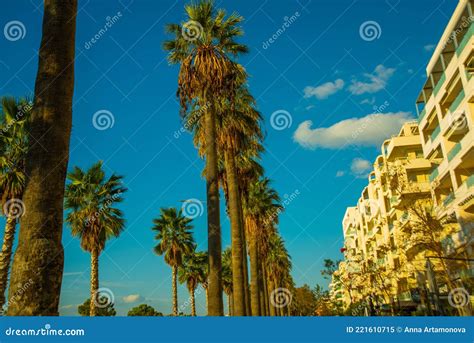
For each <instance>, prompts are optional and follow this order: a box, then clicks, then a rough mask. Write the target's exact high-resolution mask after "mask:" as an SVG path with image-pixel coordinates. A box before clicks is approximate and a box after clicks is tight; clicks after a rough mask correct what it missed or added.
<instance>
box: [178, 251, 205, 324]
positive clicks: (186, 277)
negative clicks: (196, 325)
mask: <svg viewBox="0 0 474 343" xmlns="http://www.w3.org/2000/svg"><path fill="white" fill-rule="evenodd" d="M202 278H203V268H202V253H199V252H196V251H193V252H191V253H190V254H188V255H186V256H185V257H184V262H183V265H182V266H181V267H180V268H179V270H178V279H179V282H180V283H186V287H187V288H188V291H189V296H190V299H191V315H192V316H194V317H195V316H196V298H195V291H196V288H197V287H198V285H199V283H200V280H202Z"/></svg>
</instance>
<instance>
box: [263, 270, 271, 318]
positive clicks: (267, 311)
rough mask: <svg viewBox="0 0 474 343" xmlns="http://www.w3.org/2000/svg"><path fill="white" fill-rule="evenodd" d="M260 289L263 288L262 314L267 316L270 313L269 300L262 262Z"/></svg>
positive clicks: (265, 271)
mask: <svg viewBox="0 0 474 343" xmlns="http://www.w3.org/2000/svg"><path fill="white" fill-rule="evenodd" d="M262 281H263V284H262V289H263V303H264V306H263V308H264V309H265V311H264V315H265V316H268V315H269V314H270V312H269V311H270V309H269V302H268V282H267V268H266V266H265V264H263V263H262Z"/></svg>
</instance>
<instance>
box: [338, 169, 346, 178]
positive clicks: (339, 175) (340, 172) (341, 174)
mask: <svg viewBox="0 0 474 343" xmlns="http://www.w3.org/2000/svg"><path fill="white" fill-rule="evenodd" d="M344 175H346V172H345V171H344V170H338V171H337V173H336V177H342V176H344Z"/></svg>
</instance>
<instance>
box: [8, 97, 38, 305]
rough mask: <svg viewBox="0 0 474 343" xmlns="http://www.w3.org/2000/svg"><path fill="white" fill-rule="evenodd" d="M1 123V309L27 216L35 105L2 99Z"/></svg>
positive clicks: (22, 101) (24, 101)
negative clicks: (29, 128)
mask: <svg viewBox="0 0 474 343" xmlns="http://www.w3.org/2000/svg"><path fill="white" fill-rule="evenodd" d="M1 104H2V113H1V114H2V116H1V122H0V130H1V131H2V132H1V136H0V151H1V157H0V199H1V201H0V205H1V206H2V209H3V212H4V213H3V214H4V215H5V217H6V225H5V233H4V236H3V245H2V252H1V255H0V309H2V308H3V305H4V304H5V291H6V289H7V282H8V273H9V271H10V264H11V259H12V248H13V241H14V240H15V231H16V223H17V220H18V219H19V218H20V217H21V216H22V215H23V213H24V207H23V202H22V200H21V199H22V197H23V191H24V189H25V182H26V174H25V162H26V153H27V151H28V133H27V130H26V125H27V122H28V120H29V118H30V114H31V104H30V103H29V102H28V101H27V100H26V99H20V100H19V101H16V100H15V99H14V98H11V97H4V98H2V99H1Z"/></svg>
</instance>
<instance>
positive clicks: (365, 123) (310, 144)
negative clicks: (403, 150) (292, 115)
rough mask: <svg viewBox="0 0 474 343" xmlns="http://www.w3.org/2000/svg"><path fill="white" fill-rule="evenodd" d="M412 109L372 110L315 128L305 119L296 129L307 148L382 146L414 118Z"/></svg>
mask: <svg viewBox="0 0 474 343" xmlns="http://www.w3.org/2000/svg"><path fill="white" fill-rule="evenodd" d="M411 119H412V117H411V113H409V112H396V113H392V112H389V113H372V114H368V115H366V116H365V117H362V118H351V119H345V120H342V121H340V122H338V123H336V124H334V125H332V126H329V127H320V128H315V129H312V128H311V126H312V125H313V122H312V121H311V120H306V121H304V122H302V123H301V124H300V125H299V126H298V128H297V129H296V131H295V133H294V134H293V139H294V141H295V142H297V143H298V144H300V145H301V146H303V147H304V148H307V149H313V150H314V149H316V148H328V149H338V148H346V147H349V146H351V145H352V146H375V147H380V145H381V144H382V142H383V141H384V140H386V139H388V138H390V137H391V136H392V135H394V134H396V133H398V131H399V130H400V127H401V126H402V124H403V123H405V122H407V121H409V120H411Z"/></svg>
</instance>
